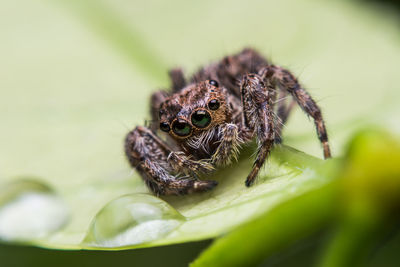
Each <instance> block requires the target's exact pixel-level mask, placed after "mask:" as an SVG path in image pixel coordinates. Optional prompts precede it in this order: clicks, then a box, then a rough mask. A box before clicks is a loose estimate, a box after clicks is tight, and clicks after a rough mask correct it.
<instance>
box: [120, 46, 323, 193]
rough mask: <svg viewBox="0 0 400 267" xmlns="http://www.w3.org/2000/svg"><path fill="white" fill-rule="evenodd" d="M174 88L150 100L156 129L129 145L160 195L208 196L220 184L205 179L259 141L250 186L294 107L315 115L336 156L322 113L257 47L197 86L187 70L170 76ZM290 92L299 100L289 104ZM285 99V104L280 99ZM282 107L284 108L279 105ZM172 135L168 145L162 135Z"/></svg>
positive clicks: (137, 132) (135, 135) (212, 68)
mask: <svg viewBox="0 0 400 267" xmlns="http://www.w3.org/2000/svg"><path fill="white" fill-rule="evenodd" d="M170 77H171V80H172V89H171V91H170V92H166V91H159V92H156V93H154V94H153V96H152V98H151V107H152V110H151V111H152V112H151V113H152V117H153V121H155V122H157V123H155V124H153V126H152V127H151V128H146V127H141V126H138V127H136V128H135V129H134V130H133V131H131V132H130V133H129V134H128V135H127V137H126V141H125V152H126V155H127V157H128V159H129V161H130V163H131V165H132V166H133V167H135V168H136V169H137V170H138V171H139V173H140V174H141V176H142V177H143V179H144V181H145V182H146V183H147V185H148V186H149V187H150V189H151V190H153V191H154V192H155V193H157V194H187V193H191V192H196V191H206V190H209V189H211V188H213V187H214V186H216V185H217V183H216V182H215V181H203V180H199V179H198V177H197V175H198V174H200V173H209V172H211V171H213V170H214V169H215V168H216V167H218V166H222V165H227V164H230V163H231V162H232V159H233V158H236V157H237V155H238V153H239V148H240V145H241V144H242V143H245V142H249V141H251V140H252V139H253V138H256V139H257V141H258V145H259V147H258V150H257V157H256V159H255V163H254V166H253V169H252V171H251V172H250V174H249V175H248V177H247V179H246V185H247V186H250V185H251V184H252V183H253V182H254V180H255V178H256V176H257V174H258V172H259V170H260V168H261V166H262V165H263V164H264V162H265V159H266V158H267V157H268V155H269V152H270V150H271V148H272V146H273V144H274V143H279V142H281V138H280V134H281V128H282V125H283V124H284V123H285V122H286V120H287V118H288V115H289V113H290V111H291V110H292V108H293V106H294V104H295V103H296V102H297V104H298V105H300V107H301V108H302V109H303V110H304V111H305V112H306V113H307V114H308V115H309V116H311V117H312V118H313V119H314V121H315V125H316V129H317V134H318V137H319V139H320V141H321V143H322V145H323V150H324V157H325V158H329V157H330V150H329V145H328V137H327V133H326V129H325V125H324V121H323V119H322V115H321V112H320V109H319V108H318V106H317V105H316V103H315V102H314V100H313V99H312V98H311V96H310V95H309V94H308V93H307V92H306V91H305V90H304V89H303V88H302V87H301V86H300V84H299V83H298V82H297V80H296V78H295V77H294V76H293V75H292V74H291V73H290V72H289V71H287V70H285V69H283V68H281V67H278V66H275V65H271V64H269V63H268V62H267V61H266V60H265V59H264V58H263V57H261V56H260V55H259V54H258V53H257V52H255V51H254V50H252V49H244V50H243V51H242V52H241V53H239V54H236V55H233V56H228V57H225V58H224V59H222V60H221V61H219V62H217V63H214V64H211V65H209V66H206V67H204V68H202V69H201V70H200V71H198V72H197V73H195V74H194V75H193V76H192V78H191V80H190V82H186V79H185V77H184V75H183V73H182V71H181V70H179V69H175V70H172V71H170ZM288 94H290V95H291V96H292V98H293V99H292V101H291V102H289V103H286V101H284V100H285V98H286V96H287V95H288ZM278 96H279V98H280V101H276V99H277V97H278ZM275 103H277V105H276V106H275ZM158 130H160V131H161V132H165V133H167V135H168V138H167V141H163V140H162V139H160V138H159V137H158V136H157V134H156V133H157V131H158Z"/></svg>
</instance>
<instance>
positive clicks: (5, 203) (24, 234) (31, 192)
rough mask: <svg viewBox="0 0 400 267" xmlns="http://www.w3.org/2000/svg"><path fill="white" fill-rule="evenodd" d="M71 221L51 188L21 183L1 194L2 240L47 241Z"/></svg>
mask: <svg viewBox="0 0 400 267" xmlns="http://www.w3.org/2000/svg"><path fill="white" fill-rule="evenodd" d="M67 220H68V209H67V207H66V205H65V203H64V202H63V201H62V200H61V198H60V197H59V196H57V195H56V194H55V193H54V192H53V191H52V190H51V189H50V188H49V187H48V186H46V185H44V184H42V183H40V182H38V181H35V180H25V179H24V180H18V181H16V182H12V183H9V184H6V185H3V186H2V187H1V190H0V240H5V241H13V240H14V241H27V240H31V239H41V238H45V237H46V236H48V235H49V234H51V233H53V232H55V231H57V230H59V229H60V228H61V227H62V226H63V225H64V224H65V223H66V221H67Z"/></svg>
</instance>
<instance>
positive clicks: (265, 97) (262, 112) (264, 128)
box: [240, 74, 275, 186]
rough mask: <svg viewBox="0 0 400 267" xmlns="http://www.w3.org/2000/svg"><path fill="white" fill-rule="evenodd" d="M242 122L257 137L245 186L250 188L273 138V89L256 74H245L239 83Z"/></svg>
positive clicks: (269, 149) (271, 144)
mask: <svg viewBox="0 0 400 267" xmlns="http://www.w3.org/2000/svg"><path fill="white" fill-rule="evenodd" d="M240 90H241V97H242V105H243V115H244V117H243V121H244V125H245V127H247V128H248V129H250V130H252V131H254V133H255V134H256V135H257V142H258V150H257V157H256V160H255V162H254V165H253V169H252V170H251V172H250V174H249V175H248V176H247V179H246V186H251V185H252V184H253V182H254V180H255V178H256V177H257V174H258V172H259V171H260V168H261V166H262V165H263V164H264V162H265V160H266V158H267V157H268V155H269V153H270V151H271V148H272V146H273V144H274V138H275V131H274V130H275V121H274V119H275V117H274V113H273V101H272V100H273V99H274V98H275V97H274V94H275V89H274V87H272V86H271V85H269V84H265V83H264V82H263V79H262V78H261V77H260V76H259V75H257V74H247V75H245V76H244V77H243V79H242V81H241V83H240Z"/></svg>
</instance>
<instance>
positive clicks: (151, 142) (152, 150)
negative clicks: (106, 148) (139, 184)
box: [125, 127, 217, 195]
mask: <svg viewBox="0 0 400 267" xmlns="http://www.w3.org/2000/svg"><path fill="white" fill-rule="evenodd" d="M125 153H126V155H127V157H128V160H129V161H130V163H131V165H132V166H134V167H135V168H136V169H137V170H138V172H139V173H140V174H141V176H142V178H143V179H144V180H145V182H146V183H147V184H148V185H149V188H150V189H151V190H153V191H154V192H155V193H156V194H160V195H163V194H165V195H182V194H188V193H192V192H202V191H207V190H210V189H212V188H214V187H215V186H216V185H217V182H215V181H200V180H198V179H195V178H182V177H178V176H175V175H173V169H174V168H173V166H172V165H171V164H170V162H169V161H168V160H167V159H168V155H170V154H171V153H172V151H171V150H170V148H169V147H168V145H167V144H165V143H164V141H162V140H161V139H159V138H158V137H157V136H156V135H155V134H154V133H153V132H152V131H151V130H150V129H148V128H146V127H136V128H135V129H134V130H133V131H131V132H130V133H128V135H127V137H126V139H125ZM185 164H187V162H181V165H183V166H185ZM178 165H179V164H178Z"/></svg>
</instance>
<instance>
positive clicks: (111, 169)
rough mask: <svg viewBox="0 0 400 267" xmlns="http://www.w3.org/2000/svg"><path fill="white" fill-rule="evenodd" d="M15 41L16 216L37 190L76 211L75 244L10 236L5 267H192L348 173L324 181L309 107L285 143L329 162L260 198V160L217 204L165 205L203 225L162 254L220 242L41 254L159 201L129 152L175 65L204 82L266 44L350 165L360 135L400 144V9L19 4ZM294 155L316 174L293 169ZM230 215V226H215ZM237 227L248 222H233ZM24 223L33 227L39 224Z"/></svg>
mask: <svg viewBox="0 0 400 267" xmlns="http://www.w3.org/2000/svg"><path fill="white" fill-rule="evenodd" d="M0 32H1V37H0V60H1V61H0V62H1V63H0V122H1V132H0V147H1V150H0V186H2V188H0V206H1V205H3V204H4V205H5V204H7V203H9V201H10V199H13V198H12V196H11V197H10V196H9V192H10V189H9V188H10V187H9V185H10V184H13V182H17V181H20V180H21V179H22V178H24V179H26V178H28V179H31V180H34V181H37V182H40V185H38V186H39V187H41V185H44V187H46V189H43V190H44V191H45V192H51V194H53V193H54V194H55V195H56V196H57V198H58V197H59V198H60V199H61V200H62V202H63V203H64V204H65V207H66V208H65V209H66V211H65V212H64V211H61V214H62V215H60V216H59V217H58V219H60V217H62V216H65V217H66V219H65V221H63V220H61V219H60V225H59V227H62V228H61V231H59V232H55V234H54V235H50V236H46V237H45V238H43V237H42V236H40V238H37V236H35V233H33V235H32V237H31V238H23V239H16V240H13V239H12V238H11V239H10V240H7V239H5V238H4V236H3V238H1V237H0V238H1V239H4V240H3V241H4V244H3V245H1V246H0V258H1V266H7V267H8V266H53V265H56V264H57V265H59V266H64V265H65V266H67V264H68V265H72V264H76V265H77V266H94V265H96V266H106V265H110V264H117V263H118V264H120V265H122V264H131V265H133V266H145V265H146V263H147V265H149V266H185V265H187V263H188V262H190V261H192V260H194V259H195V258H196V256H197V255H198V254H199V253H200V251H202V250H203V249H204V248H206V247H207V246H208V245H209V244H210V241H209V240H208V239H209V238H212V237H215V236H219V235H221V234H224V233H227V232H230V230H231V229H233V228H234V227H237V226H238V225H240V224H242V223H244V222H247V221H251V220H252V219H254V218H256V217H257V216H259V215H260V214H263V213H264V212H267V213H268V211H269V210H270V209H272V208H274V207H275V206H276V205H278V204H282V203H285V202H286V201H287V199H289V198H291V197H296V196H299V195H302V194H303V193H304V192H308V191H309V190H311V189H318V188H319V187H321V186H323V185H325V184H327V183H329V182H330V181H331V180H332V179H333V178H334V177H336V176H337V172H340V171H337V169H340V168H339V167H337V166H341V164H342V162H338V163H335V162H333V163H332V164H333V165H334V167H330V168H331V169H335V171H329V173H328V174H326V172H328V171H322V172H319V171H318V168H314V165H318V166H319V164H322V163H320V161H319V160H318V159H317V158H314V157H318V158H320V157H321V155H322V152H321V149H320V146H319V144H318V141H317V139H316V136H315V130H314V128H313V124H312V123H311V122H310V121H309V120H308V119H307V117H306V116H305V115H304V114H303V113H302V112H301V111H300V110H299V109H297V110H296V111H295V113H294V114H293V116H292V117H291V118H290V120H289V123H288V125H287V127H286V128H285V130H284V138H285V141H284V142H285V144H286V145H288V146H291V147H294V148H296V149H297V150H300V151H303V152H305V153H307V154H309V155H312V156H314V157H311V156H307V155H305V156H302V155H300V156H299V155H297V154H296V153H295V152H290V151H291V150H285V149H284V150H283V152H281V153H278V152H277V153H276V154H275V155H276V156H273V157H274V158H273V159H272V162H271V163H270V165H269V167H267V170H266V171H265V173H264V176H263V177H264V178H263V179H261V180H260V183H259V185H257V187H255V188H252V189H251V191H245V192H244V188H242V185H243V180H244V177H245V174H246V173H247V172H248V167H246V166H251V162H250V161H246V159H244V160H242V161H241V165H238V166H237V167H236V169H233V171H231V172H229V171H227V172H222V173H220V174H218V175H219V176H220V177H229V178H231V177H230V176H233V178H231V180H230V181H229V180H227V181H225V179H224V183H222V184H220V186H219V188H218V189H217V190H216V191H215V192H214V193H212V194H210V195H203V196H194V197H187V198H164V200H166V201H167V202H168V203H170V204H171V205H172V206H173V207H174V208H176V209H177V210H178V211H179V212H181V213H182V214H183V215H185V216H187V217H188V218H189V217H190V218H196V216H198V217H200V220H198V221H197V223H196V221H195V220H189V222H187V223H186V224H185V225H186V230H184V229H183V230H182V231H181V232H179V233H175V235H171V236H168V238H170V239H168V240H167V239H166V241H162V242H161V243H163V244H173V243H179V242H181V241H185V242H188V241H196V240H203V239H206V241H199V242H190V243H185V244H177V245H170V246H164V247H156V248H146V249H137V250H128V251H118V252H101V251H59V250H46V249H40V248H35V247H30V246H26V245H28V244H34V245H40V246H44V247H47V248H53V249H55V248H79V242H80V240H82V239H83V238H84V236H85V234H86V231H87V230H88V229H89V227H90V223H91V222H92V220H93V218H94V216H95V215H96V213H97V212H98V211H99V210H100V209H101V208H102V207H103V206H104V205H105V204H106V203H108V202H109V201H111V200H112V199H114V198H116V197H119V196H121V195H124V194H127V193H137V192H140V193H142V192H147V189H146V188H145V187H144V185H143V184H142V182H141V180H140V178H139V177H138V175H137V174H136V173H134V172H131V170H130V168H129V166H128V164H127V162H126V160H125V157H124V154H123V150H122V140H123V138H124V135H125V134H126V133H127V132H128V131H129V130H130V129H132V128H133V127H134V126H135V125H142V124H144V121H145V119H149V116H148V109H149V106H148V97H149V95H150V94H151V92H152V91H154V90H156V89H159V88H167V87H168V86H169V82H168V80H167V75H166V74H167V70H168V69H169V68H172V67H177V66H181V67H183V69H184V70H185V72H186V73H187V74H190V73H191V72H193V71H194V70H196V69H197V68H199V67H200V66H201V65H204V64H207V63H208V62H211V61H214V60H218V59H219V58H221V57H222V56H225V55H227V54H231V53H235V52H238V51H240V50H241V49H242V48H243V47H245V46H251V47H255V48H256V49H258V50H259V51H260V52H261V53H262V54H263V55H265V56H267V57H268V58H269V59H270V60H271V61H273V62H274V63H275V64H278V65H282V66H285V67H287V68H289V69H290V70H292V71H293V72H294V73H295V74H296V75H297V76H298V77H299V80H300V81H301V82H302V84H304V86H305V87H306V88H307V89H308V91H309V92H310V93H311V94H312V96H313V97H314V98H315V99H316V100H317V102H318V104H319V105H320V106H321V108H322V110H323V113H324V117H325V120H326V122H327V127H328V131H329V135H330V140H331V145H332V150H333V154H334V155H335V156H336V157H339V158H340V157H344V158H346V159H348V158H350V156H349V153H350V152H346V151H348V150H347V148H346V147H347V146H346V144H347V143H348V142H349V140H350V139H351V138H352V136H354V134H355V133H356V132H357V131H358V130H359V129H362V128H363V129H370V128H376V127H382V128H385V129H387V130H388V131H390V132H392V133H393V134H394V135H397V134H398V133H399V131H400V123H399V122H398V115H400V107H399V105H398V101H399V96H400V88H399V83H398V81H397V77H398V74H399V69H398V62H400V35H399V17H398V15H397V13H396V10H395V9H394V8H393V5H390V4H387V3H386V4H379V3H375V2H372V1H344V0H342V1H317V0H298V1H294V0H292V1H290V0H285V1H256V0H252V1H246V2H243V1H179V0H176V1H155V0H154V1H141V2H139V1H125V0H114V1H108V0H99V1H94V0H84V1H78V0H55V1H46V0H44V1H36V0H34V1H27V0H15V1H10V0H3V1H2V2H1V3H0ZM373 140H375V139H373ZM371 151H375V150H371ZM346 153H347V154H346ZM250 154H251V153H250ZM281 154H283V155H284V156H282V157H283V159H282V157H281ZM350 154H351V153H350ZM285 155H286V158H285ZM296 155H297V156H296ZM344 155H346V156H344ZM287 158H289V159H290V158H292V159H298V160H299V162H300V163H290V162H289V165H284V164H283V163H282V162H284V161H285V159H287ZM345 162H346V161H345ZM249 164H250V165H249ZM282 164H283V165H284V166H282ZM291 164H292V165H291ZM299 166H300V167H299ZM296 168H299V169H301V171H299V172H295V171H294V169H296ZM324 169H328V167H326V168H324ZM308 170H312V171H311V172H309V171H308ZM314 170H315V172H314ZM393 177H395V178H397V176H393ZM314 178H315V179H314ZM47 187H48V188H47ZM1 189H3V190H1ZM15 190H16V191H17V192H20V191H19V190H22V191H24V190H25V188H24V189H19V187H18V186H17V189H15ZM28 190H29V189H28ZM35 190H36V189H35ZM40 190H42V189H40ZM24 192H25V191H24ZM256 197H257V198H256ZM256 200H259V202H260V203H259V204H257V205H260V207H258V206H257V205H255V204H254V203H257V202H256ZM64 204H63V205H64ZM235 205H237V206H240V207H241V209H240V208H238V209H237V210H236V206H235ZM246 205H248V206H246ZM223 206H227V207H228V208H229V209H228V211H227V212H226V213H222V212H219V210H218V208H221V207H223ZM261 206H262V207H261ZM63 207H64V206H63ZM248 207H250V208H248ZM0 208H1V207H0ZM253 210H254V212H253ZM1 211H4V210H1V209H0V222H1V219H2V217H1ZM215 211H217V212H216V216H217V217H212V216H209V217H207V216H208V215H207V214H209V213H211V212H215ZM19 214H20V213H19ZM46 214H47V213H45V215H46ZM52 214H53V213H51V214H50V215H51V216H53V215H52ZM55 214H57V213H55ZM238 214H239V215H241V216H239V215H238ZM42 215H43V213H42V212H41V211H38V216H42ZM31 216H34V212H33V215H31ZM229 216H233V217H229ZM224 217H225V218H226V219H225V220H220V219H221V218H224ZM235 217H237V221H235V220H232V219H231V218H235ZM389 217H390V216H389ZM16 218H17V220H18V221H19V222H20V221H22V222H24V219H26V221H29V217H26V216H24V214H20V217H18V216H17V217H16ZM190 223H192V224H190ZM61 224H62V225H61ZM192 225H195V226H196V225H197V226H198V225H200V226H198V228H199V229H198V232H195V231H194V232H192V233H191V232H190V231H188V229H189V230H190V229H193V228H192ZM56 226H57V225H56ZM1 227H2V224H1V223H0V233H2V229H3V228H1ZM193 227H194V226H193ZM18 229H19V228H18V225H17V226H16V228H15V229H14V231H16V232H18ZM390 229H392V228H390ZM394 229H396V227H394ZM6 230H7V229H6ZM33 230H35V229H33ZM316 230H318V231H317V232H316V233H312V234H310V236H306V237H302V238H300V239H299V240H300V241H298V242H297V243H295V244H291V245H288V246H286V247H284V248H282V249H281V250H279V252H277V253H276V254H274V256H271V257H268V258H267V259H265V261H264V262H263V264H264V265H265V266H310V264H311V263H314V262H317V261H318V260H317V258H318V257H319V256H318V255H319V254H318V253H317V251H319V250H323V247H324V246H323V245H321V244H325V243H326V242H327V241H326V240H329V239H330V238H331V236H333V235H334V234H332V232H333V230H332V229H330V228H329V229H328V230H327V228H324V229H322V230H321V229H316ZM185 231H186V232H185ZM393 231H394V232H396V230H393ZM10 232H12V231H10ZM16 234H17V235H18V233H16ZM29 234H32V233H31V232H30V233H29ZM29 234H28V236H29ZM11 236H12V235H11ZM387 236H388V237H387V240H388V241H387V242H381V243H380V244H381V245H380V246H381V247H383V249H381V250H379V251H378V249H376V251H378V252H377V253H376V254H374V257H373V259H371V260H370V261H369V264H370V265H369V266H397V265H398V263H399V259H398V258H396V257H395V253H393V251H396V250H398V249H399V238H398V235H395V234H393V232H390V233H389V234H387ZM392 236H397V237H396V238H393V237H392ZM174 238H175V239H174ZM174 240H175V241H174ZM15 242H17V243H22V244H23V245H25V247H24V246H17V245H15ZM277 251H278V250H277ZM305 255H306V256H305ZM303 262H304V263H303ZM63 264H64V265H63ZM296 264H297V265H296ZM301 264H303V265H301ZM396 264H397V265H396Z"/></svg>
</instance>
